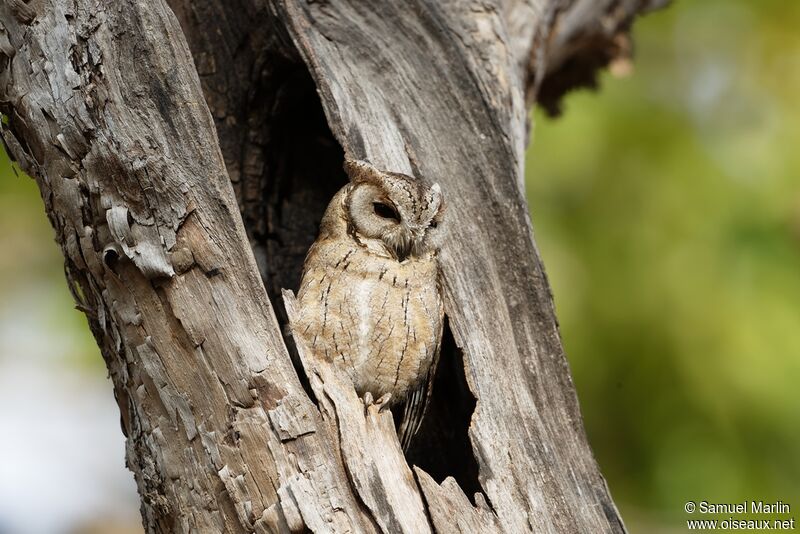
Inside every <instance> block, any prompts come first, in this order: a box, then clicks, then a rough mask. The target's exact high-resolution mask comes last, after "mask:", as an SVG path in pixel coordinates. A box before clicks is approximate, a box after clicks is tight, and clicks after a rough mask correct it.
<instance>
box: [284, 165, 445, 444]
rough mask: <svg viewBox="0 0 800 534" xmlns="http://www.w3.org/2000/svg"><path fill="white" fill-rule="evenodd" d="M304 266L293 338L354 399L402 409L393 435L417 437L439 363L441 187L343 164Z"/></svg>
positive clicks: (365, 167) (440, 325) (404, 442)
mask: <svg viewBox="0 0 800 534" xmlns="http://www.w3.org/2000/svg"><path fill="white" fill-rule="evenodd" d="M345 168H346V170H347V171H348V174H349V175H350V180H351V181H350V183H349V184H347V185H346V186H345V187H343V188H342V189H341V190H340V191H339V192H338V193H337V194H336V195H335V196H334V197H333V200H331V203H330V205H329V206H328V209H327V211H326V212H325V216H324V217H323V219H322V223H321V225H320V233H319V237H318V238H317V240H316V242H315V243H314V244H313V245H312V246H311V249H310V250H309V252H308V256H307V257H306V261H305V265H304V268H303V279H302V282H301V285H300V290H299V292H298V297H297V298H298V303H299V309H300V317H299V319H298V320H297V321H296V323H295V324H294V326H293V329H292V330H293V332H294V335H295V336H300V337H302V339H303V341H304V344H305V345H306V347H308V349H309V350H310V351H311V353H312V354H313V355H314V356H315V357H319V358H325V359H326V360H328V361H331V362H333V363H334V364H335V365H337V366H339V367H341V368H342V369H344V370H346V371H347V373H348V374H349V375H350V377H351V378H352V380H353V384H354V386H355V388H356V391H357V392H358V393H359V395H362V396H366V397H367V398H369V396H372V397H374V398H380V397H383V398H384V399H385V398H386V396H387V395H390V397H389V398H388V399H387V400H386V402H387V404H388V405H396V404H398V403H400V402H404V403H405V412H404V417H403V421H402V423H401V426H400V429H399V434H400V437H401V441H402V442H403V444H404V446H407V444H408V440H409V439H410V438H411V436H412V435H413V434H414V432H416V429H417V427H418V425H419V422H420V420H421V417H422V415H423V412H424V406H425V404H426V402H427V399H428V397H429V394H430V385H431V382H432V377H433V372H434V370H435V365H436V361H437V359H438V353H439V344H440V342H441V337H442V321H443V309H442V299H441V295H440V288H439V267H438V262H437V255H438V249H439V239H441V235H442V232H443V228H442V227H441V222H442V216H443V204H442V200H441V193H440V191H439V187H438V186H437V185H434V186H432V187H426V186H424V185H422V184H421V183H419V182H418V181H417V180H415V179H414V178H411V177H409V176H406V175H402V174H396V173H386V172H381V171H379V170H377V169H376V168H374V167H372V166H371V165H370V164H368V163H364V162H353V161H348V162H347V163H346V164H345Z"/></svg>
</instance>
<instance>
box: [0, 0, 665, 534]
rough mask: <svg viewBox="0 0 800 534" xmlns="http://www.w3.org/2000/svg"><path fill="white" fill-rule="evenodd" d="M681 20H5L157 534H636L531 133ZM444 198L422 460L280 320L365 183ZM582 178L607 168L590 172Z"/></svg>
mask: <svg viewBox="0 0 800 534" xmlns="http://www.w3.org/2000/svg"><path fill="white" fill-rule="evenodd" d="M657 3H661V2H659V1H657V0H409V1H408V2H389V1H375V0H370V1H367V0H319V1H311V0H307V1H295V0H170V1H169V4H170V5H168V4H167V2H165V1H164V0H115V1H113V2H111V1H104V0H4V1H3V3H2V5H1V6H0V110H2V113H3V115H4V117H3V126H2V135H3V139H4V142H5V145H6V147H7V149H8V151H9V153H10V154H11V155H12V157H13V158H14V159H15V160H16V161H17V162H18V164H19V165H20V166H21V168H22V169H23V170H24V171H26V172H27V173H29V174H30V175H31V176H33V177H35V179H36V181H37V183H38V185H39V187H40V190H41V193H42V198H43V199H44V205H45V209H46V211H47V214H48V217H49V219H50V221H51V223H52V225H53V228H54V229H55V233H56V238H57V241H58V243H59V245H60V246H61V249H62V250H63V253H64V257H65V265H66V275H67V280H68V283H69V286H70V288H71V289H72V291H73V294H74V296H75V300H76V302H77V306H78V308H79V309H81V310H83V311H84V312H85V313H86V316H87V318H88V320H89V324H90V326H91V329H92V331H93V332H94V335H95V336H96V338H97V342H98V344H99V345H100V348H101V349H102V354H103V357H104V359H105V361H106V364H107V366H108V369H109V372H110V375H111V378H112V380H113V385H114V393H115V396H116V398H117V401H118V403H119V407H120V412H121V415H122V426H123V431H124V432H125V435H126V436H127V455H126V457H127V464H128V467H129V468H130V469H131V470H132V471H133V473H134V475H135V478H136V482H137V484H138V488H139V492H140V495H141V500H142V505H141V510H142V516H143V521H144V524H145V527H146V529H147V530H148V531H149V532H190V531H192V532H259V533H261V532H304V531H312V532H317V533H323V532H387V533H389V532H391V533H394V532H407V533H414V534H417V533H424V532H432V531H436V532H448V533H449V532H464V533H474V532H507V533H518V532H559V533H575V532H592V533H594V532H623V531H624V527H623V524H622V522H621V520H620V517H619V515H618V513H617V510H616V508H615V506H614V503H613V501H612V499H611V497H610V496H609V492H608V489H607V487H606V484H605V481H604V480H603V477H602V476H601V474H600V472H599V470H598V468H597V465H596V463H595V460H594V458H593V456H592V453H591V450H590V448H589V446H588V444H587V440H586V436H585V434H584V430H583V426H582V421H581V415H580V411H579V408H578V403H577V399H576V396H575V391H574V388H573V385H572V381H571V378H570V374H569V369H568V366H567V362H566V359H565V357H564V354H563V350H562V346H561V342H560V339H559V333H558V324H557V321H556V318H555V316H554V313H553V306H552V302H551V295H550V290H549V287H548V283H547V279H546V277H545V274H544V270H543V268H542V265H541V262H540V258H539V254H538V252H537V250H536V246H535V244H534V240H533V232H532V227H531V221H530V219H529V216H528V209H527V206H526V203H525V195H524V191H523V186H524V184H523V161H524V152H525V147H526V135H527V116H528V110H529V106H530V105H532V104H533V103H534V102H538V103H539V104H540V105H542V106H544V107H546V108H548V109H550V110H555V109H556V108H557V104H558V100H559V98H560V97H561V95H563V94H564V93H565V92H566V91H567V90H569V89H571V88H573V87H575V86H579V85H586V84H591V83H592V82H593V80H594V76H595V72H596V70H597V69H599V68H601V67H603V66H605V65H607V64H608V63H609V62H610V61H613V60H619V59H625V58H626V57H627V55H628V54H629V49H630V46H629V40H628V37H627V35H628V33H627V32H628V30H629V27H630V24H631V22H632V20H633V18H634V16H635V15H636V14H638V13H640V12H643V11H645V10H647V9H650V8H652V7H656V6H655V4H657ZM345 154H346V155H348V156H350V157H353V158H358V159H368V160H370V161H372V162H373V163H374V164H375V165H377V166H379V167H382V168H385V169H388V170H393V171H399V172H405V173H408V174H413V175H415V176H421V177H424V178H425V179H428V180H430V181H436V182H439V183H440V184H441V186H442V189H443V191H444V192H445V195H446V197H447V202H448V218H449V226H450V227H451V228H452V229H453V231H452V232H451V233H452V236H451V239H450V240H449V242H448V243H447V245H446V247H445V249H444V250H443V251H442V255H443V258H442V269H443V277H444V286H445V293H446V295H445V300H446V304H445V309H446V314H447V317H448V324H449V326H448V328H447V332H446V334H445V338H446V339H445V342H444V349H443V355H442V364H441V366H440V370H439V373H438V375H437V378H436V389H435V395H434V399H433V406H432V408H431V411H430V413H429V415H428V417H427V420H426V423H425V427H424V428H423V430H422V432H421V433H420V434H419V435H418V437H417V439H416V441H415V443H414V446H413V448H412V450H411V451H410V452H409V454H408V458H404V456H403V454H402V452H401V451H400V448H399V446H398V445H397V441H396V437H395V435H394V428H393V423H392V418H391V415H390V414H388V413H377V412H376V411H375V410H368V411H367V412H366V413H365V411H364V407H363V404H361V403H360V401H359V399H358V398H357V397H356V395H355V393H354V391H353V389H352V387H351V386H349V385H348V384H347V383H346V381H342V379H341V377H339V376H338V375H337V374H336V371H335V370H332V369H327V368H320V367H317V366H315V365H313V364H310V363H309V362H307V361H304V360H303V358H302V352H303V351H302V347H299V348H298V351H299V353H300V356H301V360H303V361H302V363H304V364H305V368H303V367H302V366H298V368H297V369H296V368H295V366H293V363H292V359H291V358H290V355H289V352H288V350H287V344H286V341H285V340H284V336H283V332H284V330H282V324H281V323H286V317H287V312H288V313H289V314H291V312H292V302H291V300H288V301H287V306H286V308H284V304H283V302H282V300H281V298H280V290H281V288H294V287H295V285H296V284H297V283H298V278H299V269H300V265H301V263H302V260H303V257H304V254H305V252H306V250H307V248H308V246H309V244H310V243H311V241H312V240H313V239H314V236H315V232H316V224H317V223H318V222H319V219H320V217H321V214H322V209H323V208H324V206H325V205H326V203H327V202H328V200H329V199H330V197H331V195H332V194H333V192H334V191H335V190H337V189H338V188H339V187H340V186H341V185H342V184H343V183H344V181H345V176H344V174H343V172H342V165H341V164H342V160H343V158H344V156H345ZM578 157H579V155H578Z"/></svg>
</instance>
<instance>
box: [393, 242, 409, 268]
mask: <svg viewBox="0 0 800 534" xmlns="http://www.w3.org/2000/svg"><path fill="white" fill-rule="evenodd" d="M410 255H411V242H410V241H409V242H408V243H403V244H401V245H398V246H396V247H395V248H394V256H395V258H397V261H399V262H401V263H402V262H403V261H405V260H406V259H407V258H408V257H409V256H410Z"/></svg>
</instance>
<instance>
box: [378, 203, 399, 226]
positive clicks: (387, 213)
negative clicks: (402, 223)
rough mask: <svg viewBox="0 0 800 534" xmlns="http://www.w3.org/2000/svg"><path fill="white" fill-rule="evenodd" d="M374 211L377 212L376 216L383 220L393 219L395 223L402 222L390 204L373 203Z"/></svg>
mask: <svg viewBox="0 0 800 534" xmlns="http://www.w3.org/2000/svg"><path fill="white" fill-rule="evenodd" d="M372 209H373V210H375V215H377V216H378V217H381V218H383V219H392V220H393V221H399V220H400V217H399V216H398V215H397V212H396V211H394V208H392V207H391V206H389V205H388V204H384V203H383V202H373V203H372Z"/></svg>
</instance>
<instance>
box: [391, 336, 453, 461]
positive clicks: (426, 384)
mask: <svg viewBox="0 0 800 534" xmlns="http://www.w3.org/2000/svg"><path fill="white" fill-rule="evenodd" d="M443 326H444V325H443V321H440V323H439V335H438V336H437V338H436V344H435V348H434V353H433V360H432V361H431V366H430V367H429V368H428V373H427V374H426V375H425V378H424V379H423V380H422V381H421V382H420V384H419V386H417V387H416V388H415V389H414V390H413V391H412V392H411V393H409V395H408V397H406V401H405V406H404V407H403V418H402V419H401V421H400V428H399V430H398V431H397V435H398V437H399V438H400V445H402V447H403V450H404V451H407V450H408V448H409V446H410V445H411V438H413V437H414V435H415V434H416V433H417V431H418V430H419V427H420V425H421V424H422V419H423V418H424V417H425V412H426V410H427V409H428V404H429V403H430V400H431V395H432V394H433V382H434V379H435V378H436V368H437V367H438V366H439V356H440V355H441V351H442V328H443Z"/></svg>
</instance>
